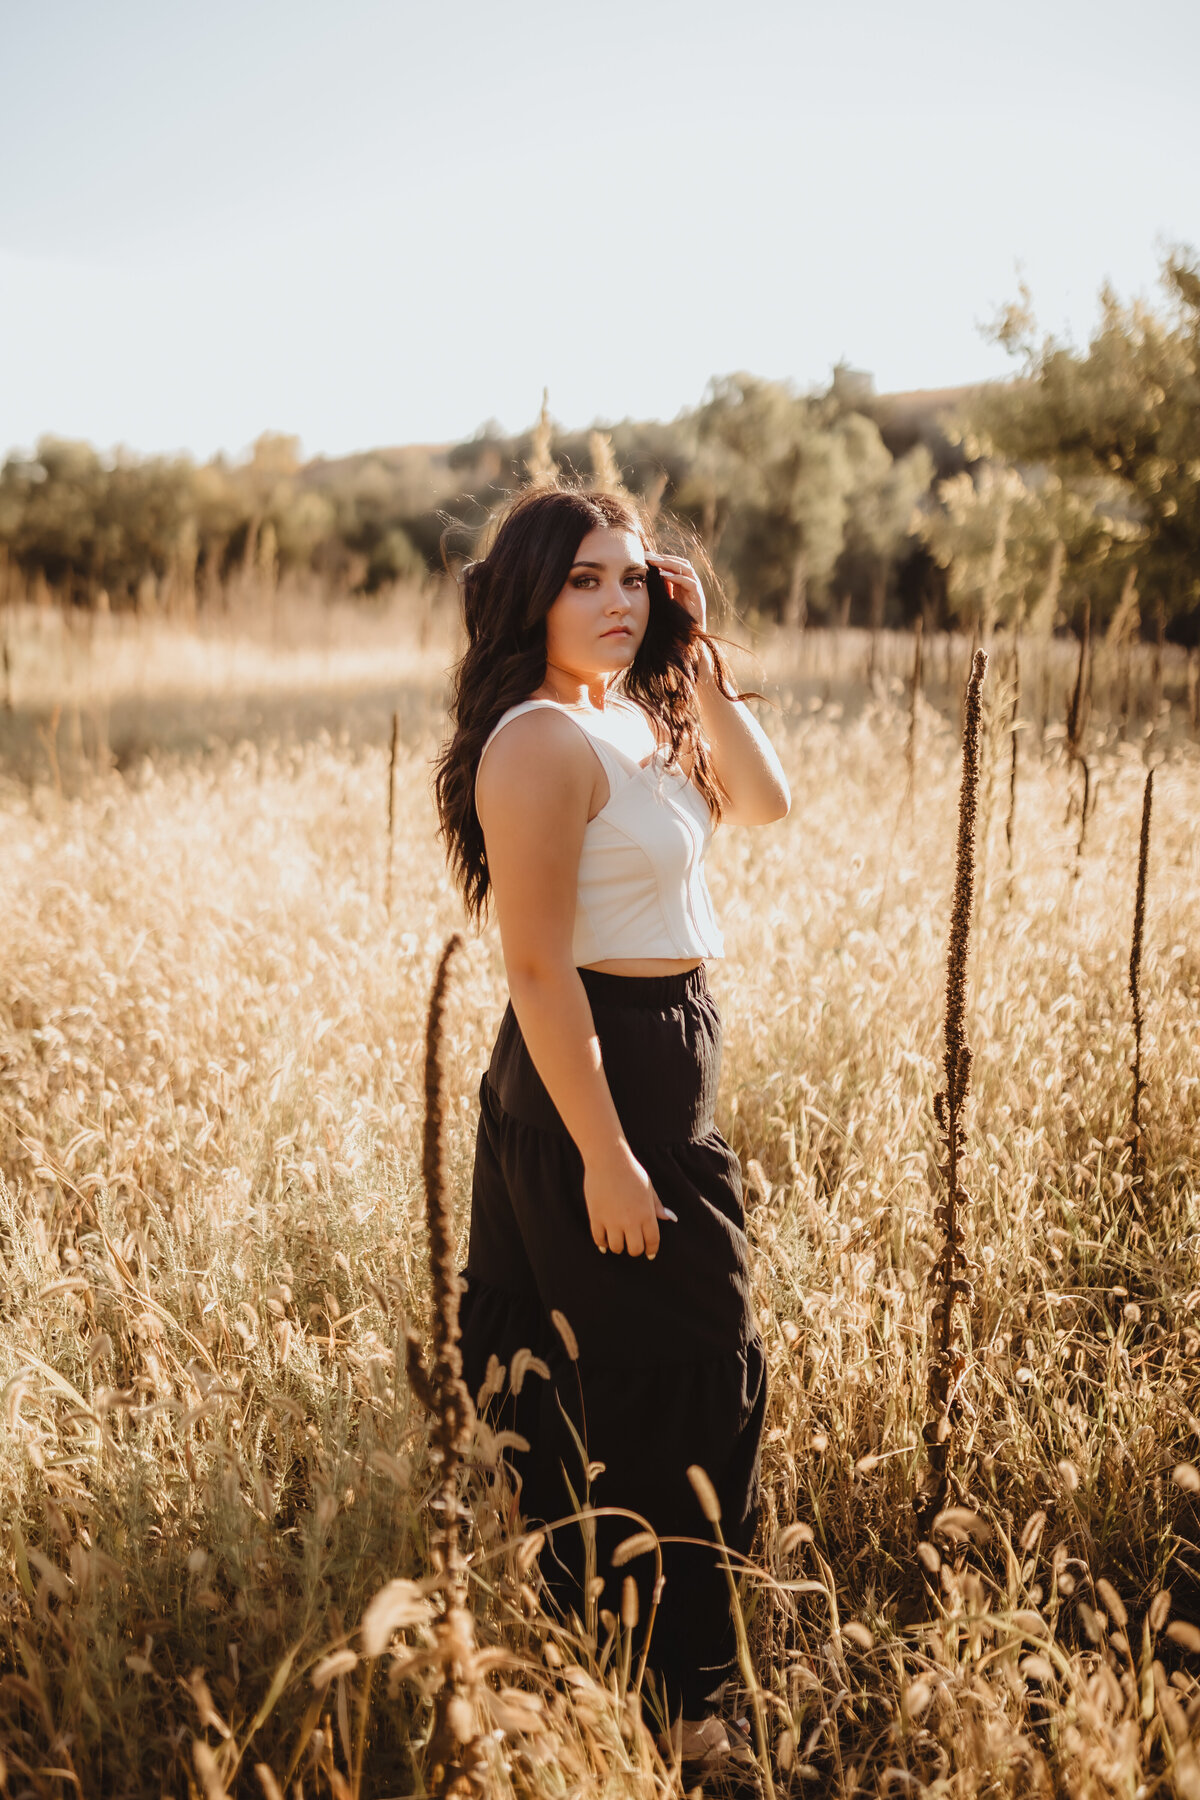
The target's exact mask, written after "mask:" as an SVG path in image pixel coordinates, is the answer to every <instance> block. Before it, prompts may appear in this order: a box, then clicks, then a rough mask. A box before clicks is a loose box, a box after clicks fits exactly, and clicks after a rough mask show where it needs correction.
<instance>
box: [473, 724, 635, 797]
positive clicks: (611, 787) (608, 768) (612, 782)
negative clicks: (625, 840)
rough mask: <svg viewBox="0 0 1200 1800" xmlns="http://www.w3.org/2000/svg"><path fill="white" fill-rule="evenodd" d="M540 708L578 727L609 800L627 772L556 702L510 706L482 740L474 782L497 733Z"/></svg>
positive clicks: (610, 750) (608, 747)
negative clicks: (605, 783) (551, 710)
mask: <svg viewBox="0 0 1200 1800" xmlns="http://www.w3.org/2000/svg"><path fill="white" fill-rule="evenodd" d="M542 706H552V707H553V708H554V710H555V711H556V712H561V713H563V714H565V716H566V717H567V718H568V719H572V720H573V721H574V723H575V724H576V725H577V726H578V727H579V730H580V731H581V732H582V733H583V735H584V737H585V738H586V739H587V741H588V744H589V745H590V746H591V749H592V751H593V752H594V754H595V757H596V761H597V762H598V763H599V764H600V767H601V768H602V769H603V770H604V774H605V777H606V778H607V781H608V797H609V799H610V800H611V799H612V797H613V795H614V794H615V793H616V791H617V789H618V788H619V787H623V786H624V785H625V782H626V781H628V780H629V778H630V777H629V770H628V769H626V768H623V767H622V765H621V762H620V760H619V758H618V756H617V753H616V751H615V750H614V749H613V748H612V746H611V745H609V744H606V743H604V741H603V740H602V739H601V738H597V737H593V735H592V733H591V732H590V731H589V730H588V728H587V726H586V725H584V723H583V722H582V720H581V719H580V718H579V717H578V716H577V715H576V714H575V713H572V712H570V711H568V709H567V708H566V707H564V706H559V705H558V703H557V701H554V700H522V701H521V702H520V704H519V705H517V706H510V707H509V709H508V711H507V712H506V713H504V714H502V716H501V717H500V718H499V719H498V720H497V721H496V723H495V724H494V725H493V726H492V729H491V731H490V732H489V733H488V735H487V737H486V738H485V740H484V745H483V749H482V750H481V751H480V752H479V762H477V763H476V765H475V779H476V781H478V780H479V768H480V764H481V763H482V762H483V759H484V757H485V756H486V755H487V752H488V749H489V747H490V746H491V744H492V742H493V740H494V739H495V738H496V736H497V735H498V733H500V732H501V731H503V730H504V727H505V726H506V725H508V724H510V723H511V721H512V720H513V719H516V718H519V717H520V716H521V714H522V713H527V712H533V711H534V709H535V708H537V707H542Z"/></svg>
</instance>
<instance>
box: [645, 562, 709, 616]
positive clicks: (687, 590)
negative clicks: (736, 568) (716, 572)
mask: <svg viewBox="0 0 1200 1800" xmlns="http://www.w3.org/2000/svg"><path fill="white" fill-rule="evenodd" d="M646 561H647V562H648V563H653V565H654V567H655V568H656V569H657V570H658V572H659V574H660V575H661V576H662V578H663V580H664V581H665V582H666V584H667V592H668V593H669V594H670V596H671V598H672V600H678V601H679V604H680V605H681V606H686V607H687V609H688V611H689V612H690V613H691V615H692V617H693V619H694V620H695V621H696V623H697V625H698V626H699V627H700V629H701V631H707V630H708V626H707V624H706V622H705V621H706V619H707V607H706V604H705V599H704V588H703V586H702V585H701V581H700V577H699V575H697V573H696V571H695V569H694V568H693V567H692V565H691V563H690V562H689V561H688V560H687V558H686V557H685V556H661V555H660V554H659V552H658V551H657V550H656V551H655V552H654V554H653V555H650V554H649V553H647V556H646Z"/></svg>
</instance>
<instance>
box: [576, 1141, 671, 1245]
mask: <svg viewBox="0 0 1200 1800" xmlns="http://www.w3.org/2000/svg"><path fill="white" fill-rule="evenodd" d="M583 1197H584V1199H585V1200H586V1201H587V1209H588V1219H589V1221H590V1222H591V1227H592V1241H593V1242H594V1243H595V1245H596V1248H597V1249H598V1250H600V1251H605V1250H616V1251H621V1250H627V1251H628V1252H629V1254H630V1256H641V1255H642V1254H643V1253H644V1254H645V1257H646V1260H647V1262H653V1261H654V1258H655V1257H656V1256H657V1255H658V1244H659V1232H658V1221H659V1220H660V1219H670V1220H671V1222H672V1223H673V1224H678V1223H679V1220H678V1217H677V1215H676V1214H675V1213H673V1212H670V1211H669V1210H668V1208H667V1207H665V1206H664V1205H663V1203H662V1201H661V1200H660V1199H659V1197H658V1195H657V1194H656V1193H655V1191H654V1188H653V1186H652V1184H651V1181H650V1177H649V1176H648V1175H647V1173H646V1171H645V1169H643V1167H642V1165H641V1163H640V1162H639V1161H638V1160H637V1157H636V1156H635V1155H634V1154H633V1151H632V1150H631V1149H630V1148H629V1146H628V1144H619V1145H617V1146H616V1147H615V1148H614V1149H613V1151H612V1152H611V1153H610V1154H608V1155H606V1156H605V1157H604V1158H603V1159H602V1160H600V1161H592V1162H590V1163H588V1164H585V1166H584V1171H583Z"/></svg>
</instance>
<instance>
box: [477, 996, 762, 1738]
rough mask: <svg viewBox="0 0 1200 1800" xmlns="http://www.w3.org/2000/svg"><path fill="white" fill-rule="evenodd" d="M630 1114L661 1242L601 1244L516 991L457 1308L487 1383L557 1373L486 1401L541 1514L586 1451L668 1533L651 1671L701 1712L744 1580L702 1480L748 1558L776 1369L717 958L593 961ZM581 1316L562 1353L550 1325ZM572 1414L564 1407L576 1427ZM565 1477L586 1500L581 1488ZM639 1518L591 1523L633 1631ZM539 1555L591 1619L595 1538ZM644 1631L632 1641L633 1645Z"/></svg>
mask: <svg viewBox="0 0 1200 1800" xmlns="http://www.w3.org/2000/svg"><path fill="white" fill-rule="evenodd" d="M579 974H580V977H581V979H582V981H583V984H584V988H585V990H586V992H587V996H588V1000H589V1003H590V1005H591V1010H592V1017H593V1019H594V1021H595V1025H596V1032H597V1035H598V1037H599V1040H600V1046H601V1052H602V1055H603V1059H604V1069H605V1073H606V1075H607V1078H608V1084H609V1088H610V1090H611V1092H612V1096H613V1101H614V1103H615V1105H616V1109H617V1114H618V1116H619V1118H620V1120H621V1124H622V1127H623V1128H624V1131H625V1134H626V1136H627V1138H628V1140H629V1143H630V1145H631V1147H632V1149H633V1152H634V1155H635V1156H636V1157H637V1159H638V1161H639V1162H640V1163H641V1164H642V1166H643V1167H644V1169H645V1170H646V1173H647V1174H648V1176H649V1177H650V1180H651V1182H652V1183H653V1185H654V1189H655V1191H656V1193H657V1194H658V1197H659V1199H660V1200H661V1201H662V1203H663V1205H664V1206H665V1207H667V1208H668V1209H669V1210H670V1211H671V1212H673V1213H675V1214H676V1215H677V1217H678V1223H672V1222H671V1221H670V1220H666V1219H664V1220H660V1221H659V1231H660V1237H661V1244H660V1249H659V1253H658V1255H657V1257H656V1258H655V1260H654V1261H653V1262H649V1261H648V1260H647V1259H646V1257H645V1256H637V1257H632V1256H629V1255H628V1254H621V1255H617V1254H614V1253H612V1252H611V1251H610V1252H609V1253H608V1254H607V1255H604V1254H601V1252H600V1251H599V1250H598V1249H597V1247H596V1245H595V1243H594V1242H593V1241H592V1235H591V1229H590V1226H589V1222H588V1213H587V1206H586V1203H585V1201H584V1196H583V1163H582V1159H581V1158H580V1155H579V1152H578V1150H577V1149H576V1147H575V1144H574V1142H573V1140H572V1139H571V1137H570V1136H569V1135H568V1133H567V1130H566V1127H565V1125H564V1124H563V1122H562V1119H561V1117H560V1116H559V1114H558V1111H557V1109H556V1108H555V1106H554V1103H553V1101H552V1100H551V1098H550V1095H549V1094H548V1092H547V1091H546V1088H545V1086H544V1084H543V1082H542V1080H541V1077H540V1076H539V1075H538V1073H537V1070H536V1069H535V1068H534V1065H533V1061H532V1058H531V1057H530V1055H529V1051H528V1049H527V1048H526V1045H525V1041H524V1039H523V1037H522V1035H521V1030H520V1027H519V1025H518V1024H517V1020H516V1015H515V1014H514V1012H513V1010H512V1006H511V1004H510V1005H509V1007H508V1008H507V1010H506V1012H505V1014H504V1017H503V1020H502V1021H501V1025H500V1031H499V1034H498V1036H497V1039H496V1044H495V1047H494V1049H493V1051H492V1057H491V1063H490V1066H489V1068H488V1070H487V1073H486V1074H485V1075H484V1077H483V1080H482V1082H481V1084H480V1090H479V1102H480V1111H479V1129H478V1137H477V1141H476V1151H475V1169H474V1178H473V1185H472V1198H471V1239H470V1249H469V1253H468V1258H467V1268H466V1291H465V1294H464V1296H463V1302H462V1314H461V1317H462V1333H463V1337H462V1349H463V1372H464V1375H465V1378H466V1381H467V1385H468V1387H469V1388H470V1390H471V1393H472V1395H475V1394H477V1393H478V1392H479V1389H480V1387H481V1385H482V1383H483V1381H484V1378H485V1375H486V1373H487V1368H488V1362H489V1358H490V1357H491V1356H493V1355H495V1356H496V1357H497V1358H498V1359H499V1361H500V1362H501V1363H503V1364H504V1365H505V1366H506V1368H511V1366H512V1359H513V1354H514V1352H515V1351H517V1350H519V1349H521V1348H527V1349H529V1350H531V1351H532V1352H533V1353H534V1354H535V1355H536V1356H539V1357H541V1358H542V1360H543V1361H544V1362H545V1363H547V1364H548V1366H549V1367H550V1370H551V1379H550V1381H544V1380H542V1379H540V1378H538V1377H537V1376H536V1375H527V1376H526V1378H525V1379H524V1381H523V1382H522V1383H521V1388H520V1392H519V1394H517V1395H513V1394H512V1393H511V1392H510V1391H508V1388H507V1384H506V1387H505V1391H504V1393H503V1394H502V1395H501V1397H500V1398H499V1400H498V1401H496V1402H494V1403H493V1405H492V1408H491V1415H490V1416H491V1421H492V1423H493V1425H494V1426H496V1427H498V1428H508V1429H512V1430H515V1431H516V1432H518V1433H519V1434H520V1435H521V1437H523V1438H525V1439H526V1440H528V1443H529V1446H530V1447H529V1450H528V1451H527V1452H521V1451H518V1452H516V1453H514V1454H513V1455H512V1457H511V1463H512V1467H513V1469H514V1472H515V1474H516V1475H517V1476H518V1477H519V1479H520V1482H521V1507H522V1511H523V1512H524V1514H525V1517H526V1519H527V1521H531V1522H532V1521H543V1522H549V1521H553V1520H556V1519H560V1518H563V1517H564V1516H565V1515H568V1514H570V1513H572V1512H574V1511H575V1510H576V1505H577V1502H582V1497H583V1494H584V1491H585V1479H586V1478H585V1471H584V1469H583V1466H582V1458H581V1455H580V1448H579V1445H578V1444H577V1443H576V1442H575V1440H574V1436H573V1432H577V1433H578V1435H579V1438H580V1439H581V1440H582V1442H583V1444H584V1445H585V1447H586V1455H587V1457H588V1459H589V1460H591V1461H592V1462H593V1463H600V1464H602V1465H603V1468H602V1470H601V1471H600V1472H599V1473H598V1474H596V1475H595V1477H594V1479H593V1480H592V1483H591V1488H590V1495H589V1500H590V1504H591V1505H592V1506H597V1507H604V1506H614V1507H623V1508H627V1509H630V1510H631V1511H633V1512H635V1513H639V1514H641V1515H642V1516H643V1517H645V1518H646V1519H647V1520H648V1521H649V1523H650V1524H651V1526H652V1527H653V1528H654V1530H655V1531H656V1532H657V1533H658V1534H659V1535H660V1536H663V1537H667V1536H685V1537H692V1538H699V1539H701V1540H703V1544H702V1545H701V1546H700V1547H689V1546H672V1545H667V1546H664V1549H663V1569H664V1574H665V1577H666V1580H665V1584H664V1588H663V1591H662V1596H661V1600H660V1603H659V1607H658V1610H657V1616H656V1617H655V1618H654V1623H653V1629H652V1632H651V1638H650V1649H649V1658H648V1667H649V1669H650V1670H651V1671H653V1672H654V1674H655V1675H656V1676H657V1677H658V1681H659V1683H660V1685H661V1688H662V1690H663V1693H664V1698H665V1702H666V1705H667V1707H668V1708H669V1710H670V1712H671V1714H672V1715H674V1714H677V1712H678V1711H679V1709H680V1707H682V1710H683V1713H684V1716H685V1717H687V1718H694V1717H697V1716H699V1715H700V1714H701V1713H702V1712H703V1710H704V1701H705V1698H706V1697H707V1696H708V1695H709V1694H710V1693H711V1692H712V1690H713V1689H714V1688H716V1687H717V1686H718V1685H719V1684H720V1682H721V1681H722V1680H724V1679H725V1677H726V1676H727V1675H729V1674H730V1673H731V1672H732V1668H733V1659H734V1649H735V1646H734V1636H733V1625H732V1616H731V1611H730V1602H729V1592H728V1585H727V1582H726V1578H725V1575H724V1571H723V1569H722V1567H721V1564H720V1563H719V1561H718V1560H717V1556H716V1554H715V1552H714V1551H713V1550H711V1549H709V1548H708V1547H707V1546H708V1545H710V1544H711V1543H712V1541H713V1534H712V1527H711V1525H710V1524H709V1523H708V1521H707V1520H706V1519H705V1517H704V1515H703V1513H702V1512H701V1510H700V1506H699V1503H698V1501H697V1499H696V1496H695V1493H694V1491H693V1489H692V1486H691V1484H690V1482H689V1481H688V1477H687V1469H688V1466H689V1464H692V1463H698V1464H699V1465H700V1466H701V1468H703V1469H704V1470H705V1471H706V1473H707V1474H708V1476H709V1478H710V1480H711V1481H712V1483H713V1486H714V1487H715V1489H716V1492H717V1496H718V1499H719V1501H720V1504H721V1529H722V1532H723V1535H724V1537H725V1540H726V1542H727V1543H728V1544H729V1545H730V1547H731V1548H732V1549H733V1550H735V1551H740V1552H742V1553H747V1552H748V1551H749V1549H750V1544H751V1539H752V1538H753V1535H754V1529H755V1524H756V1522H757V1512H758V1487H759V1447H760V1443H761V1438H762V1429H763V1419H764V1416H765V1411H766V1397H767V1396H766V1365H765V1359H764V1355H763V1348H762V1343H761V1340H760V1338H759V1335H758V1330H757V1326H756V1322H755V1319H754V1314H753V1311H752V1307H751V1295H750V1278H749V1270H748V1266H747V1253H746V1235H745V1219H744V1213H743V1208H742V1183H741V1170H740V1167H739V1164H738V1160H737V1157H736V1155H735V1154H734V1152H733V1150H731V1148H730V1147H729V1145H728V1144H727V1143H726V1141H725V1139H724V1138H723V1137H722V1136H721V1134H720V1132H719V1131H718V1130H717V1129H716V1126H715V1124H714V1121H713V1107H714V1103H715V1100H716V1093H717V1082H718V1078H719V1075H720V1064H721V1021H720V1015H719V1013H718V1011H717V1007H716V1003H715V1001H714V1000H713V997H712V995H711V993H710V992H709V988H708V983H707V980H706V978H705V972H704V968H703V966H701V967H699V968H697V969H694V970H692V971H690V972H689V973H687V974H683V975H663V976H643V977H629V976H621V975H606V974H602V973H598V972H596V971H594V970H591V969H581V970H580V971H579ZM552 1312H558V1313H560V1314H562V1316H563V1317H564V1318H565V1319H566V1320H567V1323H568V1325H569V1326H570V1330H571V1332H572V1333H573V1335H574V1339H575V1344H576V1345H577V1348H578V1358H577V1360H574V1359H573V1358H572V1357H571V1356H569V1355H568V1353H567V1349H566V1346H565V1344H564V1339H563V1336H562V1335H560V1333H559V1331H558V1330H557V1329H556V1327H555V1326H554V1324H553V1323H552V1321H551V1317H550V1315H551V1313H552ZM568 1421H569V1423H568ZM572 1492H573V1494H574V1496H575V1498H574V1499H572ZM637 1529H639V1527H638V1526H637V1525H636V1524H635V1523H633V1522H631V1521H629V1520H628V1519H619V1518H617V1519H601V1520H599V1521H597V1524H596V1565H595V1569H596V1574H597V1575H598V1576H600V1577H601V1578H602V1579H603V1580H604V1581H605V1590H604V1592H603V1593H602V1595H601V1596H600V1601H599V1604H600V1606H601V1607H606V1606H607V1607H610V1608H611V1609H612V1610H613V1612H614V1613H616V1612H618V1611H619V1607H620V1595H621V1587H622V1582H623V1580H624V1578H625V1577H626V1576H629V1575H631V1576H633V1577H634V1578H635V1580H636V1581H637V1584H638V1590H639V1592H638V1599H639V1619H640V1625H639V1640H640V1632H641V1631H643V1630H644V1629H645V1625H646V1622H647V1619H648V1618H649V1616H650V1611H651V1606H650V1602H651V1593H652V1587H653V1578H654V1559H653V1557H652V1556H641V1557H638V1558H636V1559H635V1560H634V1561H632V1562H631V1563H629V1564H627V1565H626V1566H625V1567H623V1568H620V1569H616V1570H614V1569H613V1568H612V1567H611V1562H610V1559H611V1555H612V1551H613V1550H614V1549H615V1547H616V1545H617V1544H618V1543H620V1542H621V1541H622V1540H623V1539H625V1538H627V1537H629V1536H630V1535H632V1533H633V1532H634V1531H636V1530H637ZM542 1569H543V1572H544V1573H545V1574H546V1576H547V1578H548V1579H549V1581H550V1585H551V1588H552V1590H553V1591H555V1592H556V1594H557V1597H558V1598H559V1600H560V1602H563V1603H565V1604H568V1605H571V1606H574V1608H575V1609H576V1610H577V1611H578V1612H580V1614H581V1615H582V1612H583V1604H582V1597H581V1592H580V1584H581V1581H582V1575H583V1551H582V1534H581V1532H580V1530H579V1527H578V1526H577V1525H576V1526H569V1527H564V1528H561V1529H560V1530H558V1531H556V1532H555V1533H554V1541H553V1544H552V1545H551V1546H548V1548H547V1551H546V1552H544V1553H543V1557H542ZM640 1648H641V1644H640V1641H635V1655H636V1654H638V1653H640Z"/></svg>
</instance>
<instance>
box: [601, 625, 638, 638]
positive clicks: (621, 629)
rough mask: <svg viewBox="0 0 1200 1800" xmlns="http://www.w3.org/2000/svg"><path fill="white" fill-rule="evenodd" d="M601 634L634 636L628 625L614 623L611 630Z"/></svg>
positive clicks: (603, 635) (605, 635) (606, 635)
mask: <svg viewBox="0 0 1200 1800" xmlns="http://www.w3.org/2000/svg"><path fill="white" fill-rule="evenodd" d="M600 636H601V637H632V636H633V633H632V631H630V629H629V627H628V625H614V626H613V628H612V630H611V631H602V632H601V633H600Z"/></svg>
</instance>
